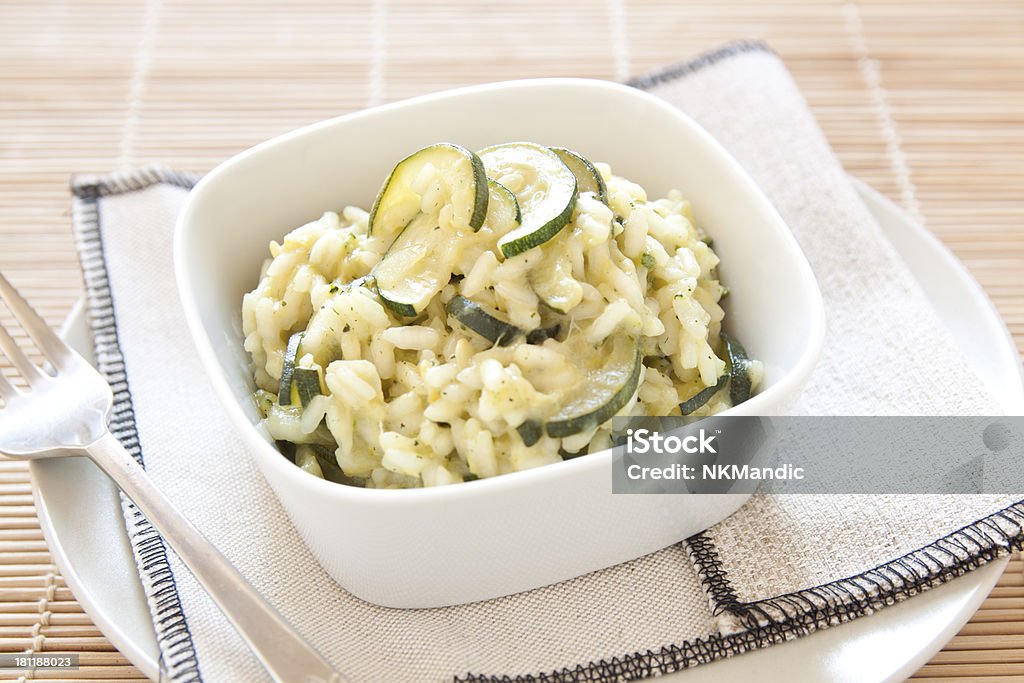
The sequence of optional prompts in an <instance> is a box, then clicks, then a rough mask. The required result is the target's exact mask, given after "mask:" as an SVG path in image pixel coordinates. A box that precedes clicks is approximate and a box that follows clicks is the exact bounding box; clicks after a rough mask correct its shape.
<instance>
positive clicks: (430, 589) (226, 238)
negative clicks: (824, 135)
mask: <svg viewBox="0 0 1024 683" xmlns="http://www.w3.org/2000/svg"><path fill="white" fill-rule="evenodd" d="M627 123H628V126H625V125H624V124H627ZM625 130H628V133H625V134H624V132H623V131H625ZM520 139H523V140H532V141H537V142H541V143H547V144H559V145H565V146H568V147H571V148H575V149H577V150H579V151H581V152H583V153H584V154H586V155H587V156H589V157H590V158H592V159H595V160H602V161H607V162H609V163H611V164H612V167H613V169H614V170H615V171H616V172H617V173H620V174H622V175H624V176H626V177H628V178H631V179H632V180H634V181H636V182H639V183H641V184H642V185H643V186H644V187H645V188H647V190H648V192H650V193H651V195H652V196H662V195H663V194H664V193H665V192H667V191H668V190H669V189H670V188H679V189H681V190H682V191H683V193H684V195H685V196H687V197H689V198H691V200H692V201H693V204H694V210H695V212H696V214H697V215H698V216H699V217H700V220H701V223H702V225H703V226H704V227H705V228H706V229H707V231H708V233H709V234H711V235H712V236H713V237H714V239H715V248H716V250H717V251H718V253H719V254H720V256H721V257H722V267H721V274H722V279H723V281H724V282H726V283H727V284H728V286H729V288H730V289H731V291H732V296H731V298H730V303H729V316H730V318H729V320H728V325H729V326H730V328H731V329H732V330H733V331H734V332H735V333H736V334H737V335H738V336H739V337H740V338H741V339H743V341H744V344H745V345H746V346H747V348H748V350H749V351H750V352H751V354H752V355H753V356H754V357H756V358H758V359H760V360H762V361H763V362H764V363H765V366H766V381H765V385H764V388H763V389H762V390H761V392H760V393H759V394H758V395H757V396H755V397H754V398H753V399H751V400H750V401H748V402H747V403H744V404H742V405H741V406H738V407H737V408H734V409H733V411H734V412H735V413H736V414H755V415H765V414H774V413H776V412H778V411H780V410H782V409H783V408H784V407H785V405H786V404H787V403H788V402H790V401H792V400H793V399H794V398H795V397H796V396H797V394H798V393H799V391H800V389H801V388H802V386H803V384H804V382H805V380H806V379H807V377H808V375H809V373H810V371H811V369H812V368H813V367H814V364H815V363H816V361H817V359H818V355H819V352H820V348H821V343H822V338H823V333H824V313H823V309H822V303H821V297H820V294H819V292H818V288H817V284H816V283H815V280H814V277H813V274H812V272H811V270H810V267H809V266H808V264H807V261H806V259H805V258H804V256H803V253H802V252H801V251H800V249H799V247H798V246H797V244H796V241H795V240H794V239H793V237H792V235H791V234H790V233H789V230H788V229H787V228H786V226H785V224H784V223H783V222H782V219H781V218H780V217H779V215H778V214H777V212H776V211H775V210H774V208H773V207H772V206H771V204H770V202H769V201H768V200H767V199H766V198H765V197H764V195H763V194H762V192H761V191H760V189H759V188H758V187H757V186H756V185H755V184H754V182H753V181H752V180H751V179H750V178H749V177H748V176H747V174H746V173H745V172H744V171H743V170H742V169H741V168H740V167H739V165H738V164H737V163H736V161H734V160H733V159H732V157H730V156H729V155H728V154H727V153H726V152H725V150H724V149H723V148H722V147H721V146H720V145H719V144H718V143H717V142H716V141H715V140H714V139H713V138H711V136H710V135H708V134H707V133H706V132H705V131H704V130H703V129H701V128H700V127H699V126H697V124H696V123H694V122H693V121H692V120H690V119H689V118H687V117H685V116H683V115H682V114H681V113H680V112H679V111H678V110H676V109H675V108H673V107H671V106H670V105H668V104H666V103H665V102H664V101H662V100H660V99H657V98H655V97H653V96H651V95H648V94H646V93H643V92H640V91H639V90H636V89H633V88H628V87H625V86H621V85H616V84H611V83H607V82H603V81H588V80H579V79H552V80H536V81H516V82H510V83H503V84H494V85H487V86H479V87H473V88H466V89H462V90H455V91H451V92H447V93H441V94H438V95H432V96H428V97H422V98H417V99H413V100H408V101H405V102H400V103H397V104H394V105H388V106H384V107H378V108H376V109H371V110H368V111H364V112H359V113H356V114H351V115H348V116H343V117H341V118H338V119H333V120H331V121H326V122H324V123H321V124H317V125H314V126H310V127H308V128H304V129H302V130H299V131H295V132H293V133H289V134H287V135H283V136H281V137H278V138H275V139H273V140H271V141H269V142H266V143H264V144H262V145H259V146H257V147H255V148H253V149H251V150H248V151H246V152H243V153H242V154H240V155H238V156H236V157H234V158H232V159H231V160H229V161H227V162H225V163H224V164H222V165H221V166H219V167H218V168H216V169H215V170H214V171H212V172H211V173H210V174H209V175H207V176H206V177H205V178H204V179H203V180H202V181H201V182H200V183H199V184H198V185H197V186H196V188H195V189H194V190H193V191H192V193H191V194H190V196H189V199H188V201H187V203H186V205H185V207H184V209H183V210H182V213H181V216H180V218H179V221H178V225H177V233H176V236H175V254H174V256H175V267H176V275H177V279H178V284H179V287H180V291H181V296H182V301H183V303H184V308H185V314H186V318H187V320H188V322H189V326H190V328H191V331H192V333H193V337H194V339H195V341H196V344H197V347H198V349H199V355H200V357H201V359H202V362H203V365H204V367H205V369H206V370H207V372H208V373H209V375H210V377H211V380H212V382H213V385H214V387H215V389H216V393H217V395H218V397H219V398H220V400H221V402H222V403H223V404H224V406H225V407H226V409H227V411H228V413H229V414H230V416H231V419H232V421H233V422H234V424H235V426H236V428H237V429H238V432H239V433H240V434H241V435H242V437H243V439H244V440H245V442H246V444H247V446H248V448H249V450H250V452H251V453H252V454H253V457H254V458H255V459H256V462H257V464H258V465H259V467H260V469H261V470H262V471H263V474H264V476H265V477H266V479H267V481H268V482H269V483H270V485H271V487H272V488H273V489H274V491H275V493H276V494H277V496H278V497H279V498H280V499H281V502H282V503H283V505H284V507H285V509H286V510H287V511H288V514H289V516H290V517H291V519H292V521H293V522H294V524H295V526H296V528H297V529H298V530H299V533H300V534H301V535H302V537H303V538H304V539H305V541H306V543H307V544H308V545H309V546H310V548H311V549H312V550H313V553H314V555H315V556H316V557H317V559H318V560H319V561H320V563H321V564H322V565H323V566H324V568H325V569H326V570H327V571H328V573H329V574H331V576H333V577H334V578H335V579H336V580H337V581H338V582H339V583H340V584H341V585H342V586H344V587H345V588H346V589H348V590H349V591H351V592H352V593H354V594H355V595H357V596H359V597H361V598H363V599H365V600H368V601H370V602H373V603H377V604H381V605H387V606H391V607H437V606H444V605H452V604H458V603H465V602H472V601H476V600H484V599H488V598H494V597H498V596H502V595H508V594H511V593H517V592H519V591H524V590H528V589H531V588H536V587H538V586H543V585H547V584H551V583H555V582H557V581H561V580H564V579H568V578H571V577H574V576H579V575H581V574H584V573H587V572H590V571H593V570H596V569H600V568H603V567H607V566H610V565H613V564H617V563H620V562H623V561H626V560H629V559H633V558H636V557H639V556H641V555H644V554H646V553H649V552H652V551H654V550H657V549H659V548H663V547H665V546H668V545H671V544H672V543H675V542H677V541H679V540H680V539H683V538H686V537H687V536H689V535H691V534H693V533H695V532H697V531H700V530H702V529H705V528H707V527H709V526H711V525H712V524H715V523H716V522H718V521H720V520H721V519H724V518H725V517H726V516H728V515H729V514H731V513H732V512H733V511H734V510H736V509H737V508H738V507H739V506H740V505H741V504H742V503H743V501H744V500H745V499H746V496H745V495H738V494H732V495H723V496H716V497H712V496H699V497H691V496H625V495H617V496H613V495H612V493H611V485H610V479H611V453H610V451H608V452H604V453H600V454H593V455H590V456H587V457H583V458H577V459H574V460H571V461H567V462H563V463H558V464H554V465H549V466H547V467H543V468H538V469H535V470H530V471H526V472H518V473H515V474H511V475H505V476H501V477H496V478H493V479H485V480H480V481H475V482H470V483H466V484H458V485H454V486H446V487H439V488H436V489H423V490H402V491H394V490H392V491H386V490H366V489H359V488H353V487H345V486H338V485H335V484H332V483H330V482H326V481H323V480H320V479H316V478H314V477H310V476H308V475H307V474H305V473H304V472H302V471H301V470H299V469H298V468H296V467H294V466H293V465H292V464H291V463H289V462H288V461H287V460H285V459H284V458H282V457H281V455H280V453H279V452H278V451H277V450H276V449H275V448H274V446H273V445H272V443H271V441H270V439H269V437H268V436H267V434H266V433H265V431H264V430H263V429H262V427H260V426H258V423H259V415H258V413H257V411H256V409H255V406H254V404H253V401H252V399H251V398H250V396H251V394H252V391H253V388H254V387H253V383H252V381H251V377H250V367H249V358H248V356H247V355H246V354H245V352H244V351H243V349H242V336H241V333H240V329H239V328H240V313H239V307H240V302H241V299H242V295H243V294H244V293H245V292H246V291H248V290H249V289H251V288H252V287H253V286H254V285H255V283H256V280H257V274H258V273H259V268H260V264H261V263H262V261H263V259H264V258H265V255H266V245H267V243H268V242H269V241H270V240H271V239H280V237H281V236H282V235H283V234H284V233H285V232H287V231H288V230H290V229H291V228H292V227H295V226H298V225H300V224H302V223H303V222H305V221H308V220H311V219H313V218H316V217H317V216H319V215H320V214H321V213H322V212H323V211H324V210H326V209H329V208H335V209H340V208H341V207H342V206H344V205H346V204H356V205H360V206H364V207H366V206H369V205H370V203H371V202H372V200H373V197H374V196H375V194H376V191H377V189H378V186H379V184H380V182H381V180H382V179H383V178H385V177H386V175H387V173H388V172H389V171H390V170H391V168H392V166H393V165H394V163H395V162H396V161H397V160H399V159H401V158H402V157H404V156H405V155H407V154H409V153H410V152H411V151H413V150H416V149H418V148H420V147H423V146H425V145H427V144H431V143H434V142H437V141H440V140H447V141H453V142H459V143H461V144H463V145H465V146H467V147H469V148H471V149H478V148H480V147H483V146H485V145H489V144H494V143H499V142H505V141H509V140H520ZM338 539H344V542H341V541H339V540H338Z"/></svg>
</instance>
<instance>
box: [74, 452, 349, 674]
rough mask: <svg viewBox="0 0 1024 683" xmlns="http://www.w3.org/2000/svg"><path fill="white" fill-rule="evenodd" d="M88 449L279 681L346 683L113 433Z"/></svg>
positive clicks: (93, 458)
mask: <svg viewBox="0 0 1024 683" xmlns="http://www.w3.org/2000/svg"><path fill="white" fill-rule="evenodd" d="M85 450H86V452H87V453H88V454H89V457H90V458H92V460H93V462H95V463H96V464H97V465H98V466H99V467H100V469H102V470H103V471H104V472H106V473H107V475H108V476H109V477H110V478H111V479H113V480H114V482H115V483H116V484H117V485H118V487H120V489H121V490H122V491H124V492H125V494H126V495H127V496H128V497H129V498H131V499H132V501H134V503H135V505H136V506H137V507H138V508H139V509H140V510H141V511H142V512H143V513H144V514H145V515H146V517H147V518H148V519H149V521H150V522H151V523H152V524H153V526H154V527H156V528H157V530H158V531H159V532H160V533H161V535H163V537H164V539H166V541H167V543H168V544H169V545H170V546H171V548H173V549H174V551H175V552H176V553H177V555H178V557H179V558H181V561H182V562H184V563H185V566H187V567H188V568H189V570H190V571H191V572H192V574H193V575H194V576H195V577H196V579H197V580H198V581H199V583H200V584H202V586H203V587H204V588H205V589H206V592H207V593H209V595H210V597H212V598H213V600H214V601H215V602H216V603H217V605H218V606H220V609H221V611H222V612H223V613H224V615H225V616H226V617H227V618H228V620H229V621H231V623H232V624H233V625H234V627H235V629H236V630H237V631H238V633H239V634H240V635H241V636H242V638H243V639H244V640H245V642H246V643H247V644H248V645H249V648H250V649H251V650H252V651H253V653H254V654H255V655H256V657H257V658H259V660H260V662H261V663H262V664H263V666H264V667H266V669H267V671H268V672H269V673H270V675H271V677H272V678H273V679H274V680H275V681H278V682H279V683H342V681H344V680H346V679H345V678H343V677H342V675H341V674H339V673H338V672H337V671H335V670H334V668H333V667H332V666H331V665H330V664H329V663H328V662H327V660H325V659H324V658H323V657H322V656H321V655H320V653H318V652H317V651H316V650H314V649H313V648H312V647H311V646H310V645H309V643H307V642H306V641H305V640H304V639H303V638H302V637H301V636H299V634H298V633H296V632H295V630H294V629H292V627H291V626H289V625H288V623H287V622H285V620H284V618H283V617H282V616H281V615H280V614H279V613H278V612H277V610H275V609H274V608H273V607H272V606H271V605H270V604H269V603H268V602H267V601H266V600H264V599H263V598H262V597H260V595H259V593H257V592H256V589H254V588H253V587H252V585H251V584H250V583H249V582H248V581H246V580H245V578H244V577H243V576H242V575H241V574H240V573H239V572H238V570H237V569H235V567H234V565H232V564H231V563H230V562H229V561H228V559H227V558H226V557H224V555H222V554H221V553H220V551H219V550H217V549H216V548H215V547H214V545H213V544H212V543H210V542H209V541H208V540H206V537H204V536H203V535H202V534H201V533H200V532H199V530H198V529H196V527H195V526H193V524H192V523H191V522H189V521H188V520H187V519H185V517H184V516H183V515H182V514H181V513H180V512H179V511H178V509H177V508H176V507H175V506H174V504H173V503H171V501H169V500H168V499H167V497H166V496H164V494H163V493H161V492H160V490H159V489H158V488H157V487H156V485H155V484H153V481H152V480H151V479H150V478H149V475H148V474H146V471H145V470H144V469H142V467H141V466H140V465H139V464H138V463H137V462H136V461H135V459H134V458H133V457H132V456H131V455H130V454H129V453H128V451H126V450H125V448H124V446H122V445H121V442H119V441H118V440H117V438H116V437H115V436H114V435H113V434H111V433H110V432H107V433H106V434H104V435H103V436H102V437H100V438H99V439H98V440H97V441H95V442H94V443H92V444H90V445H89V446H87V447H86V449H85Z"/></svg>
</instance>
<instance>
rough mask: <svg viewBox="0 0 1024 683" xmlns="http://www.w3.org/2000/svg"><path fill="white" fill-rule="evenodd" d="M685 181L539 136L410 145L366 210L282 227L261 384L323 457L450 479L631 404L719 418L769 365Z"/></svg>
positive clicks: (546, 443) (274, 426) (358, 473)
mask: <svg viewBox="0 0 1024 683" xmlns="http://www.w3.org/2000/svg"><path fill="white" fill-rule="evenodd" d="M717 265H718V257H717V256H716V255H715V252H714V250H713V249H712V244H711V240H710V239H709V238H708V236H707V235H706V234H705V233H704V232H703V231H702V230H701V228H700V227H699V226H698V225H697V223H696V221H695V219H694V215H693V212H692V209H691V206H690V203H689V202H688V201H687V200H686V199H685V198H684V197H683V196H682V195H681V194H680V193H679V192H676V191H672V192H669V193H668V194H667V195H666V196H665V197H662V198H657V199H654V198H648V196H647V193H646V191H645V190H644V188H642V187H641V186H640V185H638V184H636V183H634V182H631V181H630V180H628V179H626V178H622V177H619V176H616V175H614V174H613V173H612V169H611V168H609V167H608V166H607V165H605V164H601V163H594V164H592V163H591V162H590V161H588V160H587V159H586V158H584V157H583V156H581V155H580V154H578V153H576V152H573V151H570V150H567V149H563V148H558V147H553V148H549V147H543V146H540V145H535V144H532V143H524V142H518V143H509V144H503V145H495V146H493V147H488V148H486V149H483V150H480V151H479V152H476V153H473V152H470V151H469V150H466V149H465V148H463V147H460V146H458V145H453V144H448V143H442V144H437V145H431V146H429V147H426V148H424V149H422V150H419V151H418V152H416V153H414V154H412V155H411V156H409V157H407V158H406V159H403V160H402V161H401V162H399V163H398V165H397V166H396V167H395V169H394V171H392V173H391V175H390V176H389V177H388V178H387V179H386V180H385V182H384V185H383V187H382V188H381V191H380V193H379V194H378V196H377V198H376V201H375V202H374V204H373V206H372V208H371V210H370V211H369V212H367V211H366V210H364V209H361V208H357V207H353V206H349V207H346V208H344V209H343V210H342V211H341V212H340V213H335V212H333V211H328V212H327V213H325V214H324V215H323V216H322V217H321V218H320V219H319V220H316V221H314V222H312V223H308V224H306V225H303V226H301V227H298V228H296V229H294V230H292V231H291V232H290V233H288V234H287V235H285V237H284V239H283V240H282V241H281V242H280V243H278V242H271V244H270V258H269V259H268V260H267V261H266V263H265V265H264V267H263V272H262V274H261V276H260V280H259V284H258V285H257V286H256V288H255V289H254V290H253V291H251V292H249V293H248V294H246V295H245V297H244V299H243V302H242V323H243V330H244V333H245V348H246V350H247V351H248V352H249V354H250V355H251V356H252V360H253V367H254V378H255V382H256V386H257V387H258V389H257V391H256V394H255V399H256V402H257V405H258V406H259V409H260V411H261V413H262V415H263V416H264V421H263V422H264V425H265V427H266V429H267V431H268V432H269V434H270V435H271V436H272V437H273V438H274V439H276V440H277V441H278V442H279V445H281V447H282V452H284V453H285V455H286V456H288V457H289V458H291V459H293V460H294V461H295V463H296V464H297V465H298V466H300V467H302V468H303V469H305V470H307V471H308V472H310V473H312V474H314V475H316V476H320V477H324V478H327V479H330V480H333V481H337V482H341V483H346V484H353V485H360V486H368V487H377V488H384V487H387V488H405V487H419V486H437V485H441V484H450V483H455V482H461V481H468V480H472V479H478V478H483V477H493V476H496V475H499V474H504V473H508V472H515V471H519V470H525V469H528V468H532V467H537V466H540V465H545V464H549V463H555V462H559V461H561V460H563V459H565V458H572V457H576V456H580V455H584V454H586V453H591V452H594V451H598V450H602V449H605V448H607V447H609V446H610V445H611V437H612V435H611V431H610V429H611V418H612V417H613V416H616V415H680V414H683V415H694V416H704V415H710V414H713V413H716V412H719V411H721V410H724V409H725V408H728V407H729V406H731V405H734V404H736V403H738V402H741V401H743V400H746V399H747V398H748V397H749V396H750V395H751V393H752V392H754V391H756V389H757V386H758V384H759V382H760V380H761V375H762V368H761V364H760V363H758V362H757V361H754V360H751V359H749V358H748V357H747V354H746V352H745V351H744V350H743V348H742V346H741V345H740V344H739V343H738V342H737V341H735V340H734V339H732V338H730V337H729V336H728V335H726V334H725V333H723V331H722V321H723V318H724V316H725V313H724V311H723V309H722V307H721V305H720V303H721V300H722V298H723V297H724V296H726V295H727V293H728V292H727V290H726V288H725V287H723V286H722V284H721V283H720V282H719V280H718V278H717V274H716V266H717Z"/></svg>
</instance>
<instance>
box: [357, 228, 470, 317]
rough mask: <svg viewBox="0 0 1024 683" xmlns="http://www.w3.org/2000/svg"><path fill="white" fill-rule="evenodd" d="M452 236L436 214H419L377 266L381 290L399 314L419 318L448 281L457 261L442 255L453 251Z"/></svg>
mask: <svg viewBox="0 0 1024 683" xmlns="http://www.w3.org/2000/svg"><path fill="white" fill-rule="evenodd" d="M450 239H451V236H450V235H449V234H448V233H447V231H445V230H441V229H440V228H438V226H437V219H436V218H435V217H434V216H429V215H427V214H425V213H420V214H417V216H416V217H415V218H413V219H412V221H411V222H410V223H409V225H407V226H406V228H405V230H403V231H402V234H400V235H399V236H398V238H397V239H396V240H395V241H394V243H392V245H391V248H389V249H388V251H387V253H386V254H384V258H382V259H381V261H380V263H378V264H377V265H376V266H375V267H374V269H373V278H374V280H375V282H376V283H377V293H378V294H379V295H380V298H381V300H382V301H383V302H384V304H385V305H386V306H387V307H388V308H389V309H391V310H392V311H393V312H394V313H395V314H396V315H399V316H401V317H403V318H415V317H416V316H417V315H419V314H420V313H422V312H423V309H424V308H426V307H427V304H429V303H430V300H431V299H433V298H434V297H435V296H436V295H437V293H438V292H440V291H441V289H443V288H444V286H445V285H446V284H448V281H449V280H450V279H451V277H452V267H453V264H452V263H448V261H449V260H450V257H449V258H444V257H442V256H439V254H453V250H452V249H449V248H447V247H448V246H449V245H448V244H447V242H448V241H449V240H450Z"/></svg>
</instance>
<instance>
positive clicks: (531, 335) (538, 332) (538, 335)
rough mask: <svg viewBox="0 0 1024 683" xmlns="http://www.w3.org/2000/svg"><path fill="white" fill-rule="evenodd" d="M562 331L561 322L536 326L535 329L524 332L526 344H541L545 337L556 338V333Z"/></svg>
mask: <svg viewBox="0 0 1024 683" xmlns="http://www.w3.org/2000/svg"><path fill="white" fill-rule="evenodd" d="M561 331H562V324H561V323H555V324H554V325H548V326H547V327H538V328H537V329H535V330H530V331H529V332H527V333H526V343H527V344H543V343H544V340H545V339H556V338H557V337H558V333H559V332H561Z"/></svg>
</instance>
